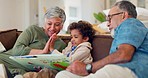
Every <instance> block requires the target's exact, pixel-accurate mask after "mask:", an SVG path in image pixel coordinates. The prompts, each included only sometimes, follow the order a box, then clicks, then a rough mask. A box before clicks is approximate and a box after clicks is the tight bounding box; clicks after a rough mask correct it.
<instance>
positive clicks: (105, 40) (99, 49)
mask: <svg viewBox="0 0 148 78" xmlns="http://www.w3.org/2000/svg"><path fill="white" fill-rule="evenodd" d="M59 37H60V38H61V39H62V40H64V42H66V43H68V42H69V41H70V36H63V35H62V36H61V35H60V36H59ZM112 40H113V38H112V37H111V36H110V35H95V36H94V40H93V42H92V47H93V50H92V52H91V54H92V57H93V61H97V60H100V59H102V58H104V57H106V56H107V55H108V54H109V50H110V47H111V44H112Z"/></svg>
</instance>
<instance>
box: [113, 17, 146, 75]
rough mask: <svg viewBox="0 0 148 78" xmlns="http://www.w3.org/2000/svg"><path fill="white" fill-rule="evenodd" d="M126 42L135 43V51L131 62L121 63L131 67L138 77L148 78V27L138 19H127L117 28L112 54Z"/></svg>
mask: <svg viewBox="0 0 148 78" xmlns="http://www.w3.org/2000/svg"><path fill="white" fill-rule="evenodd" d="M124 43H126V44H130V45H133V46H134V47H135V53H134V55H133V58H132V60H131V61H130V62H128V63H123V64H119V65H120V66H124V67H128V68H129V69H131V70H132V71H133V72H134V73H135V74H136V75H137V76H138V78H148V72H147V71H148V29H147V28H146V27H145V26H144V25H143V24H142V23H141V22H140V21H139V20H137V19H134V18H129V19H127V20H125V21H124V22H122V23H121V24H120V25H119V26H118V27H117V28H116V29H115V35H114V40H113V43H112V47H111V50H110V54H111V53H113V52H115V51H116V50H117V49H118V46H119V45H120V44H124Z"/></svg>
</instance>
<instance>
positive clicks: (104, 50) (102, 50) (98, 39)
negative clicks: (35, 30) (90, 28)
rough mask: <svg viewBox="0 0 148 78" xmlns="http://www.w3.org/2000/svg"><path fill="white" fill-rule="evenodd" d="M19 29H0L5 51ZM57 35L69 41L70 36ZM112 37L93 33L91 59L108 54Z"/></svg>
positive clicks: (8, 48) (10, 47)
mask: <svg viewBox="0 0 148 78" xmlns="http://www.w3.org/2000/svg"><path fill="white" fill-rule="evenodd" d="M20 33H21V31H18V30H17V29H10V30H5V31H0V42H1V43H2V44H3V45H4V47H5V48H6V51H8V50H10V49H12V47H13V45H14V44H15V41H16V39H17V37H18V36H19V34H20ZM59 37H60V38H61V39H62V40H64V42H65V43H68V42H69V41H70V36H67V35H59ZM112 40H113V39H112V37H111V36H110V35H103V34H102V35H95V36H94V40H93V43H92V47H93V50H92V52H91V54H92V56H93V59H94V60H93V61H97V60H100V59H102V58H103V57H105V56H107V55H108V54H109V50H110V47H111V43H112Z"/></svg>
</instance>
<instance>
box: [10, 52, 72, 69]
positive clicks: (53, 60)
mask: <svg viewBox="0 0 148 78" xmlns="http://www.w3.org/2000/svg"><path fill="white" fill-rule="evenodd" d="M9 58H11V59H13V60H14V61H16V62H18V63H20V64H21V65H23V66H24V67H26V68H28V69H30V70H35V69H34V67H38V66H40V67H41V68H44V67H46V68H50V69H55V70H59V71H60V70H64V69H66V68H67V66H68V65H69V64H70V61H69V58H68V57H66V56H65V55H63V54H42V55H26V56H10V57H9Z"/></svg>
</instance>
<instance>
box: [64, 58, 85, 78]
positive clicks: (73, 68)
mask: <svg viewBox="0 0 148 78" xmlns="http://www.w3.org/2000/svg"><path fill="white" fill-rule="evenodd" d="M66 70H67V71H70V72H72V73H74V74H77V75H81V76H85V75H88V72H87V71H86V64H84V63H83V62H80V61H74V62H73V63H72V64H71V65H70V66H68V67H67V69H66Z"/></svg>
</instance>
